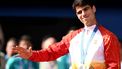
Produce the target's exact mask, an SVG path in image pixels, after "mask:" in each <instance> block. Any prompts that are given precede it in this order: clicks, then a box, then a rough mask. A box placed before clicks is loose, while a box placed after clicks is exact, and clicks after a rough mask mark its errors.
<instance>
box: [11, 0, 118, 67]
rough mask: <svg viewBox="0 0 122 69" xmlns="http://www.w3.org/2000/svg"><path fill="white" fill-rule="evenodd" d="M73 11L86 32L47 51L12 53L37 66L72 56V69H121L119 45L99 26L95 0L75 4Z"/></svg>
mask: <svg viewBox="0 0 122 69" xmlns="http://www.w3.org/2000/svg"><path fill="white" fill-rule="evenodd" d="M73 8H74V10H75V12H76V15H77V17H78V19H79V20H80V21H81V22H82V23H83V24H84V28H81V29H78V30H76V31H73V32H71V33H70V34H68V35H67V36H65V37H63V39H62V40H61V41H60V42H58V43H55V44H53V45H50V46H49V48H47V49H44V50H39V51H32V50H31V48H30V49H28V50H26V49H23V48H21V47H16V48H13V51H15V52H18V53H19V54H20V56H21V57H23V58H25V59H29V60H32V61H36V62H42V61H51V60H55V59H57V58H58V57H60V56H63V55H65V54H67V53H69V54H70V56H71V63H72V67H71V69H120V43H119V41H118V39H117V37H116V36H115V35H114V34H113V33H112V32H110V31H109V30H107V29H106V28H104V27H103V26H102V25H100V24H98V22H97V20H96V17H95V12H96V8H95V5H94V3H93V2H92V0H75V1H74V3H73Z"/></svg>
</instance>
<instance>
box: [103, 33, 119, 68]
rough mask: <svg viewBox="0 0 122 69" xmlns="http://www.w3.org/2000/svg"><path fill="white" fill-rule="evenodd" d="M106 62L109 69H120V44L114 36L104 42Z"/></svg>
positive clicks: (107, 37)
mask: <svg viewBox="0 0 122 69" xmlns="http://www.w3.org/2000/svg"><path fill="white" fill-rule="evenodd" d="M104 44H105V48H104V53H105V62H106V66H107V69H120V42H119V41H118V39H117V37H116V36H115V35H114V34H111V35H110V36H106V41H104Z"/></svg>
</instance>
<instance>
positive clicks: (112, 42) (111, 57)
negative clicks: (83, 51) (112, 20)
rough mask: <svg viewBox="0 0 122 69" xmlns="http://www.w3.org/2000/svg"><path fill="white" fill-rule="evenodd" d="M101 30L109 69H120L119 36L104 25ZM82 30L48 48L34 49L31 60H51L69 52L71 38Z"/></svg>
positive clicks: (100, 27)
mask: <svg viewBox="0 0 122 69" xmlns="http://www.w3.org/2000/svg"><path fill="white" fill-rule="evenodd" d="M99 30H100V32H101V34H102V36H103V41H104V56H105V63H106V67H107V69H120V43H119V41H118V39H117V37H116V36H115V35H114V34H113V33H112V32H110V31H108V30H107V29H105V28H104V27H102V26H99ZM81 31H82V29H79V30H76V31H74V32H71V33H70V34H68V35H67V36H65V37H64V38H63V39H62V41H60V42H58V43H56V44H53V45H51V46H49V48H48V49H45V50H39V51H33V54H32V56H31V57H30V58H29V60H32V61H36V62H41V61H51V60H55V59H57V58H58V57H60V56H62V55H65V54H67V53H68V52H69V51H68V48H69V46H70V43H69V42H70V40H71V39H72V38H73V37H74V36H75V35H77V34H78V33H79V32H81Z"/></svg>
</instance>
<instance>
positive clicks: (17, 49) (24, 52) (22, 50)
mask: <svg viewBox="0 0 122 69" xmlns="http://www.w3.org/2000/svg"><path fill="white" fill-rule="evenodd" d="M13 51H15V52H17V53H18V54H19V56H20V57H22V58H25V59H28V58H29V57H30V56H31V55H32V49H31V48H30V49H25V48H22V47H18V46H17V47H14V48H13Z"/></svg>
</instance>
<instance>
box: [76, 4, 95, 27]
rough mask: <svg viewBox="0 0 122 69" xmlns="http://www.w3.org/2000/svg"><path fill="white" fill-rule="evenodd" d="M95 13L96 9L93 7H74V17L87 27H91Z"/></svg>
mask: <svg viewBox="0 0 122 69" xmlns="http://www.w3.org/2000/svg"><path fill="white" fill-rule="evenodd" d="M95 12H96V8H95V6H93V7H91V6H89V5H86V6H83V7H81V6H76V15H77V17H78V19H79V20H80V21H81V22H82V23H83V24H84V25H87V26H90V25H92V23H94V20H95Z"/></svg>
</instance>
